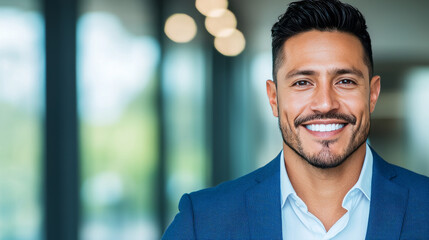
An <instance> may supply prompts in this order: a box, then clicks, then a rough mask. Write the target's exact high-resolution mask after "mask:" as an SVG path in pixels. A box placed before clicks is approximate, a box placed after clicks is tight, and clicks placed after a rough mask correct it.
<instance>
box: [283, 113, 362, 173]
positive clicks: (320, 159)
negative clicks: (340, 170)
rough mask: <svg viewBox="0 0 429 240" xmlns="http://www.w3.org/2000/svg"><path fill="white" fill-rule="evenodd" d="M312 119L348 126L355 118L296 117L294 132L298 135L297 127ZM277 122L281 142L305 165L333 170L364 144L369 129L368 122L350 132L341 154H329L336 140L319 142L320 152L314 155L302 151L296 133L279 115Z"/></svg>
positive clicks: (330, 115) (322, 115) (331, 116)
mask: <svg viewBox="0 0 429 240" xmlns="http://www.w3.org/2000/svg"><path fill="white" fill-rule="evenodd" d="M314 119H339V120H343V121H346V122H347V123H348V124H352V125H356V117H355V116H353V115H346V114H341V113H327V114H313V115H309V116H305V117H298V118H297V119H296V120H295V121H294V127H295V129H296V131H298V133H299V126H300V125H301V123H303V122H306V121H310V120H314ZM278 121H279V128H280V131H281V134H282V138H283V142H284V143H285V144H286V145H287V146H289V147H290V148H291V149H292V150H293V151H294V152H295V153H296V154H298V155H299V156H300V157H301V158H302V159H304V160H305V161H306V162H307V163H309V164H310V165H312V166H314V167H316V168H320V169H328V168H335V167H338V166H340V165H341V164H342V163H344V162H345V161H346V160H347V159H348V158H349V157H350V155H352V154H353V153H354V152H355V151H356V150H357V149H358V148H359V147H360V146H362V144H364V143H365V141H366V139H367V138H368V135H369V129H370V121H369V120H368V121H367V122H365V123H363V125H361V126H358V127H357V128H356V129H355V130H354V131H353V132H352V135H351V136H350V140H349V143H348V146H347V147H346V149H345V151H344V152H343V153H340V154H333V153H332V152H331V149H330V145H331V144H332V143H335V142H336V141H337V140H323V141H321V142H320V144H322V145H323V148H322V150H321V151H319V152H318V153H315V154H309V153H308V152H306V151H305V150H304V147H303V143H302V141H301V140H300V139H299V136H298V133H294V132H293V131H292V129H290V127H289V128H288V125H287V123H283V122H282V119H281V116H280V115H279V118H278Z"/></svg>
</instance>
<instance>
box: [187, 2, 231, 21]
mask: <svg viewBox="0 0 429 240" xmlns="http://www.w3.org/2000/svg"><path fill="white" fill-rule="evenodd" d="M195 7H196V8H197V9H198V11H199V12H200V13H201V14H203V15H205V16H207V17H215V16H218V15H219V14H220V13H221V12H222V10H225V9H226V8H227V7H228V1H227V0H196V1H195Z"/></svg>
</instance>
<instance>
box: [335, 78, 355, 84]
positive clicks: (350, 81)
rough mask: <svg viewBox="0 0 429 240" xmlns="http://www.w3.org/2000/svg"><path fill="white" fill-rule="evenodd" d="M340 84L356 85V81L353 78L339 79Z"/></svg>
mask: <svg viewBox="0 0 429 240" xmlns="http://www.w3.org/2000/svg"><path fill="white" fill-rule="evenodd" d="M338 84H343V85H356V82H355V81H353V80H351V79H342V80H340V81H338Z"/></svg>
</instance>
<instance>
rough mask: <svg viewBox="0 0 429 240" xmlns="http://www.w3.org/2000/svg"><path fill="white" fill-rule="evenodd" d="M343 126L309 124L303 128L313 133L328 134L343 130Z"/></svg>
mask: <svg viewBox="0 0 429 240" xmlns="http://www.w3.org/2000/svg"><path fill="white" fill-rule="evenodd" d="M344 125H345V124H309V125H306V126H305V127H306V128H307V129H308V130H311V131H315V132H330V131H335V130H338V129H340V128H343V127H344Z"/></svg>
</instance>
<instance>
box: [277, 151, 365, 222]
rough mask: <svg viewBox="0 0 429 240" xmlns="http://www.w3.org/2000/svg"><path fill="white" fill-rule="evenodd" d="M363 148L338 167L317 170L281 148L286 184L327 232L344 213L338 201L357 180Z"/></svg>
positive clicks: (363, 153) (291, 152) (361, 162)
mask: <svg viewBox="0 0 429 240" xmlns="http://www.w3.org/2000/svg"><path fill="white" fill-rule="evenodd" d="M365 153H366V144H365V143H364V144H362V145H361V146H360V147H359V148H358V149H357V150H356V151H355V152H354V153H353V154H352V155H350V156H349V157H348V159H346V160H345V161H344V162H343V163H342V164H341V165H339V166H337V167H335V168H329V169H321V168H316V167H314V166H312V165H310V164H309V163H308V162H307V161H305V160H304V159H302V158H301V157H300V156H299V155H297V154H296V153H295V152H294V151H293V150H292V149H291V148H289V147H288V146H287V145H285V144H284V146H283V154H284V158H285V159H284V161H285V166H286V171H287V174H288V176H289V180H290V182H291V184H292V186H293V188H294V190H295V192H296V193H297V195H298V196H299V197H300V198H301V199H302V200H303V201H304V202H305V204H306V205H307V207H308V210H309V211H310V212H311V213H312V214H313V215H315V216H316V217H317V218H319V220H321V221H322V223H323V224H324V225H325V229H326V230H328V229H329V228H330V227H331V226H332V225H333V224H334V223H335V222H336V221H337V220H338V219H339V218H341V216H342V215H344V214H345V212H346V210H345V209H344V208H342V201H343V199H344V197H345V195H346V194H347V192H348V191H349V190H350V189H351V188H352V187H353V186H354V185H355V184H356V182H357V181H358V179H359V175H360V172H361V170H362V165H363V162H364V159H365Z"/></svg>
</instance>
